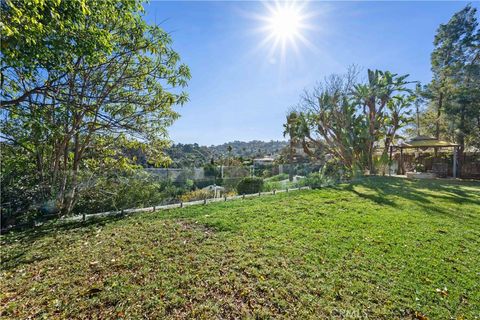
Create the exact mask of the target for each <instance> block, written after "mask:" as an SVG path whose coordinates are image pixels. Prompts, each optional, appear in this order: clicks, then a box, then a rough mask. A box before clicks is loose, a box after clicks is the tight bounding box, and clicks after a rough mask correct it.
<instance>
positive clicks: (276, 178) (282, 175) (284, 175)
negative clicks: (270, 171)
mask: <svg viewBox="0 0 480 320" xmlns="http://www.w3.org/2000/svg"><path fill="white" fill-rule="evenodd" d="M286 179H288V174H287V173H280V174H277V175H274V176H271V177H269V178H266V179H265V181H272V182H273V181H282V180H286Z"/></svg>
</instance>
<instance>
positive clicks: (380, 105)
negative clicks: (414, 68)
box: [285, 67, 415, 173]
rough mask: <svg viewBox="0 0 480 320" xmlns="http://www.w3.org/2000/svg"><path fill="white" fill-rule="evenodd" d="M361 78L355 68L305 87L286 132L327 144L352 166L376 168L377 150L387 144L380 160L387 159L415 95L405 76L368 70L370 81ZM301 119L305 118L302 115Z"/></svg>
mask: <svg viewBox="0 0 480 320" xmlns="http://www.w3.org/2000/svg"><path fill="white" fill-rule="evenodd" d="M357 77H358V70H357V69H356V68H354V67H353V68H350V70H349V72H348V73H347V74H345V75H342V76H339V75H332V76H330V77H329V78H327V79H326V80H325V81H324V83H323V84H321V85H319V86H317V87H316V88H314V90H313V91H311V92H309V91H306V92H305V93H304V94H303V95H302V97H301V102H300V106H299V111H297V112H298V114H297V113H291V114H290V118H289V119H287V124H286V125H285V128H286V131H285V132H288V133H289V134H290V136H291V137H292V136H293V137H295V139H296V140H297V141H301V139H304V141H308V142H311V143H312V144H314V145H315V146H316V147H317V148H324V149H325V150H326V152H328V153H330V154H332V155H334V156H335V157H336V158H337V159H339V160H340V161H341V163H343V165H344V166H345V167H346V168H348V169H349V170H354V169H369V170H370V172H371V173H375V172H376V168H375V161H374V155H375V150H376V149H378V148H382V149H383V153H382V156H381V159H384V160H385V162H386V159H387V154H388V150H389V147H390V146H391V145H392V143H393V142H394V140H395V139H397V138H398V132H399V130H400V129H401V128H402V127H404V126H405V125H406V124H408V123H409V122H410V121H411V116H410V106H411V104H412V103H413V101H414V100H415V96H414V95H413V94H411V92H410V90H409V89H407V87H406V85H407V84H408V82H407V81H406V78H407V76H397V75H396V74H393V73H391V72H388V71H386V72H382V71H378V70H376V71H372V70H368V82H367V83H360V82H358V80H357ZM292 115H294V117H293V116H292ZM302 118H304V119H306V121H299V120H298V119H302ZM304 124H306V125H304Z"/></svg>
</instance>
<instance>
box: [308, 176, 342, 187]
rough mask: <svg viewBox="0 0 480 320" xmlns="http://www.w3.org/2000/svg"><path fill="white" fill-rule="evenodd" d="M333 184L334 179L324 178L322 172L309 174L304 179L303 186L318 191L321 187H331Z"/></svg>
mask: <svg viewBox="0 0 480 320" xmlns="http://www.w3.org/2000/svg"><path fill="white" fill-rule="evenodd" d="M334 183H335V179H334V178H332V177H328V176H326V175H325V174H324V173H323V172H322V173H320V172H316V173H311V174H309V175H308V176H307V178H305V185H307V186H309V187H310V188H312V189H320V188H322V187H325V186H328V185H332V184H334Z"/></svg>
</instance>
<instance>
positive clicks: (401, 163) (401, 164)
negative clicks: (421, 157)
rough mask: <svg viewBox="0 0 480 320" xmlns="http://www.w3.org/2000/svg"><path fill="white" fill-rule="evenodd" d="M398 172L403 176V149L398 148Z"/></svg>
mask: <svg viewBox="0 0 480 320" xmlns="http://www.w3.org/2000/svg"><path fill="white" fill-rule="evenodd" d="M399 171H400V174H402V175H403V174H405V173H404V172H403V148H402V147H400V170H399Z"/></svg>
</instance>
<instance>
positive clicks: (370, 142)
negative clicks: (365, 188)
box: [354, 70, 412, 173]
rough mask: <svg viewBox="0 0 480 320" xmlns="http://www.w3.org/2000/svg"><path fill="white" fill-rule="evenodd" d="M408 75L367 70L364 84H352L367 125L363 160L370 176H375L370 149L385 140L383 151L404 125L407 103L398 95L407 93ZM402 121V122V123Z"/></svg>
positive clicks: (408, 101)
mask: <svg viewBox="0 0 480 320" xmlns="http://www.w3.org/2000/svg"><path fill="white" fill-rule="evenodd" d="M407 77H408V75H403V76H398V75H397V74H393V73H391V72H389V71H385V72H383V71H380V70H375V71H373V70H368V82H367V83H365V84H356V85H355V89H354V97H355V99H356V100H357V103H358V105H359V107H360V108H361V110H362V112H363V114H364V116H365V119H366V122H367V126H368V135H366V139H367V141H366V148H367V161H368V168H369V170H370V172H371V173H375V172H376V169H375V163H374V148H375V147H376V143H377V142H378V141H380V140H384V141H385V146H384V147H385V149H384V153H386V152H387V150H388V148H389V147H390V144H391V143H392V141H393V138H394V136H395V133H396V132H397V130H398V129H399V127H400V125H401V124H403V123H404V122H405V120H406V119H405V118H401V111H403V110H405V108H406V107H408V106H409V103H411V101H412V100H411V99H410V98H406V97H405V96H402V95H401V93H403V92H408V91H409V90H408V89H407V87H406V85H407V84H408V82H407V81H406V79H407ZM402 120H403V121H402Z"/></svg>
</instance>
